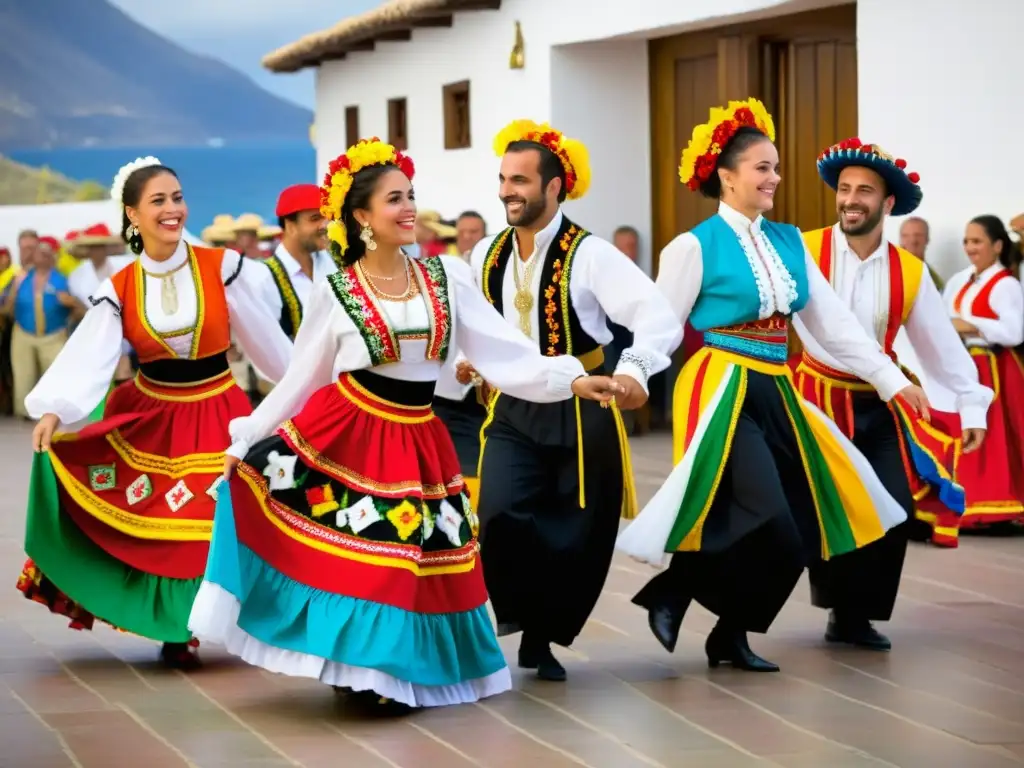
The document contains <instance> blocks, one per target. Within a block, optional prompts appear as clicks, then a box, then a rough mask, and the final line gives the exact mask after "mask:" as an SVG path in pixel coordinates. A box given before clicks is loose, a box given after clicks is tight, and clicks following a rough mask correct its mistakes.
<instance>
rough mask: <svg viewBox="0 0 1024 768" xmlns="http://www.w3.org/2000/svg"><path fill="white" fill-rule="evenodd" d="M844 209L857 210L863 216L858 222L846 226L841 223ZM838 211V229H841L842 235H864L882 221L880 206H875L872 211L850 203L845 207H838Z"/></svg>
mask: <svg viewBox="0 0 1024 768" xmlns="http://www.w3.org/2000/svg"><path fill="white" fill-rule="evenodd" d="M846 211H857V212H858V213H860V214H861V215H862V216H863V217H864V218H863V219H862V220H861V222H860V224H857V225H856V226H852V227H848V226H846V225H845V224H844V223H843V217H842V214H843V213H844V212H846ZM839 213H840V216H839V229H840V230H842V232H843V234H844V235H853V236H854V237H857V236H858V235H866V234H868V233H869V232H873V231H874V229H875V227H877V226H878V225H879V224H880V223H881V222H882V209H881V208H876V209H875V210H873V211H872V210H869V209H867V208H863V207H861V206H852V205H851V206H846V207H845V208H840V209H839Z"/></svg>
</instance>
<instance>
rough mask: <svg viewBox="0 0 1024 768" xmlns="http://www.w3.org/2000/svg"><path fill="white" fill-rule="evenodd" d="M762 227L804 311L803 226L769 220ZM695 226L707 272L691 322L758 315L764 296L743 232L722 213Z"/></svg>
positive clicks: (728, 322) (796, 306) (706, 325)
mask: <svg viewBox="0 0 1024 768" xmlns="http://www.w3.org/2000/svg"><path fill="white" fill-rule="evenodd" d="M761 230H762V231H763V232H764V234H765V236H766V237H767V238H768V240H769V241H770V242H771V244H772V245H773V246H774V247H775V250H776V251H778V254H779V258H780V259H781V260H782V263H783V264H784V265H785V267H786V269H787V270H789V274H790V276H792V278H793V280H794V281H795V282H796V292H797V298H796V301H795V302H794V303H793V306H792V311H793V312H798V311H799V310H801V309H802V308H803V307H804V305H805V304H806V303H807V296H808V287H807V265H806V262H805V261H804V244H803V241H802V240H801V239H800V230H798V229H797V228H796V227H794V226H791V225H789V224H778V223H776V222H773V221H767V220H764V221H762V223H761ZM692 232H693V235H694V236H695V237H696V238H697V241H698V242H699V243H700V249H701V256H702V258H703V265H704V276H703V278H702V279H701V286H700V295H699V296H698V297H697V301H696V303H694V305H693V311H692V312H691V313H690V324H691V325H692V326H693V327H694V329H696V330H698V331H706V330H708V329H710V328H722V327H727V326H732V325H740V324H743V323H751V322H754V321H756V320H758V319H759V314H760V310H761V296H760V294H759V293H758V290H757V281H756V280H755V279H754V273H753V271H751V268H750V262H748V261H747V254H746V252H745V251H744V250H743V246H742V245H741V243H740V239H739V236H738V235H737V234H736V232H735V231H734V230H733V228H732V227H730V226H729V225H728V223H726V221H725V219H723V218H722V217H721V216H719V215H718V214H715V215H714V216H712V217H711V218H708V219H705V220H704V221H702V222H701V223H700V224H698V225H697V226H696V227H694V228H693V230H692Z"/></svg>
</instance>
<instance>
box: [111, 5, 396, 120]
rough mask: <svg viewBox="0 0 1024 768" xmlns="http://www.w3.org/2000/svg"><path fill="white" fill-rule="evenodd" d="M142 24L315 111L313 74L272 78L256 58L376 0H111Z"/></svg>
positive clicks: (270, 73) (355, 12) (356, 12)
mask: <svg viewBox="0 0 1024 768" xmlns="http://www.w3.org/2000/svg"><path fill="white" fill-rule="evenodd" d="M110 2H111V3H112V4H113V5H115V6H117V7H118V8H120V9H121V10H122V11H124V12H125V13H127V14H128V15H129V16H131V17H132V18H133V19H135V20H136V21H137V22H139V23H140V24H143V25H145V26H147V27H149V28H150V29H152V30H154V31H155V32H158V33H159V34H161V35H163V36H164V37H167V38H169V39H171V40H173V41H174V42H176V43H178V44H179V45H181V46H182V47H184V48H187V49H188V50H191V51H194V52H196V53H202V54H205V55H207V56H212V57H214V58H218V59H220V60H221V61H224V62H226V63H227V64H230V65H231V66H233V67H234V68H235V69H238V70H239V71H241V72H243V73H245V74H246V75H248V76H249V77H251V78H252V79H253V80H255V81H256V82H257V83H258V84H260V85H261V86H263V87H264V88H266V89H267V90H268V91H271V92H272V93H276V94H277V95H278V96H283V97H284V98H286V99H289V100H291V101H294V102H296V103H298V104H301V105H302V106H304V107H309V108H310V109H312V108H313V100H314V99H313V97H314V94H313V70H304V71H302V72H300V73H298V74H294V75H276V74H273V73H272V72H268V71H267V70H265V69H263V67H261V66H260V59H262V58H263V56H265V55H266V54H268V53H270V52H271V51H273V50H274V49H276V48H280V47H281V46H282V45H286V44H288V43H291V42H293V41H295V40H298V39H299V38H300V37H302V36H303V35H306V34H309V33H310V32H317V31H319V30H321V29H326V28H327V27H330V26H332V25H334V24H336V23H337V22H339V21H341V20H342V19H344V18H346V17H348V16H353V15H355V14H358V13H362V12H363V11H366V10H369V9H370V8H373V7H375V6H377V5H379V4H380V0H248V1H247V2H244V3H242V2H238V0H173V2H153V0H110Z"/></svg>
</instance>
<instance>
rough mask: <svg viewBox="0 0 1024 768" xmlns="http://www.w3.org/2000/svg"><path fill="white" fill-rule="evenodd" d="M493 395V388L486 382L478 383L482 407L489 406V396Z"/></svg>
mask: <svg viewBox="0 0 1024 768" xmlns="http://www.w3.org/2000/svg"><path fill="white" fill-rule="evenodd" d="M493 394H494V387H492V386H491V385H490V384H488V383H487V382H486V381H481V382H480V402H481V403H483V404H484V405H490V403H491V396H492V395H493Z"/></svg>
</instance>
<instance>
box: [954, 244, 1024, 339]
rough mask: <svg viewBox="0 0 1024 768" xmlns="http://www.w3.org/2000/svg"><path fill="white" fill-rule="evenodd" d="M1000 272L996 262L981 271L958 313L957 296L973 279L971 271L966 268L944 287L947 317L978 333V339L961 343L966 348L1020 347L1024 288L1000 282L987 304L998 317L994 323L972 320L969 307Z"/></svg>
mask: <svg viewBox="0 0 1024 768" xmlns="http://www.w3.org/2000/svg"><path fill="white" fill-rule="evenodd" d="M1003 269H1004V267H1003V265H1002V264H1000V263H999V262H998V261H997V262H996V263H995V264H993V265H992V266H990V267H988V268H987V269H985V270H984V271H983V272H982V273H981V274H980V275H978V278H977V279H976V280H974V283H973V284H972V285H971V286H970V287H969V288H968V289H967V290H966V291H965V292H964V296H963V300H962V301H961V302H960V312H957V311H956V309H955V308H954V306H953V305H954V304H955V303H956V297H957V294H959V293H960V291H961V290H962V289H963V287H964V286H965V285H967V283H968V282H969V281H970V280H972V279H973V278H974V267H968V268H967V269H964V270H961V271H960V272H957V273H956V274H955V275H953V276H952V277H951V278H950V279H949V282H948V283H946V289H945V290H944V291H943V292H942V298H943V300H944V301H945V304H946V310H947V312H948V314H949V316H950V317H959V318H961V319H962V320H966V321H967V322H968V323H970V324H971V325H973V326H974V327H975V328H977V329H978V333H979V334H980V336H972V337H970V338H967V339H965V343H966V344H967V346H969V347H1016V346H1017V345H1019V344H1021V343H1024V288H1022V287H1021V284H1020V281H1019V280H1018V279H1017V278H1015V277H1010V278H1004V279H1002V280H1000V281H999V282H998V283H996V284H995V285H994V286H993V287H992V292H991V293H990V294H989V299H988V303H989V305H990V306H991V307H992V311H993V312H994V313H995V314H996V315H998V319H997V320H992V319H991V318H988V317H975V316H974V315H972V314H971V306H972V305H973V304H974V299H975V298H977V296H978V293H979V292H980V291H981V289H982V288H983V287H984V286H985V284H986V283H988V281H989V280H991V279H992V278H993V277H995V276H996V275H997V274H998V273H999V272H1001V271H1002V270H1003Z"/></svg>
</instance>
